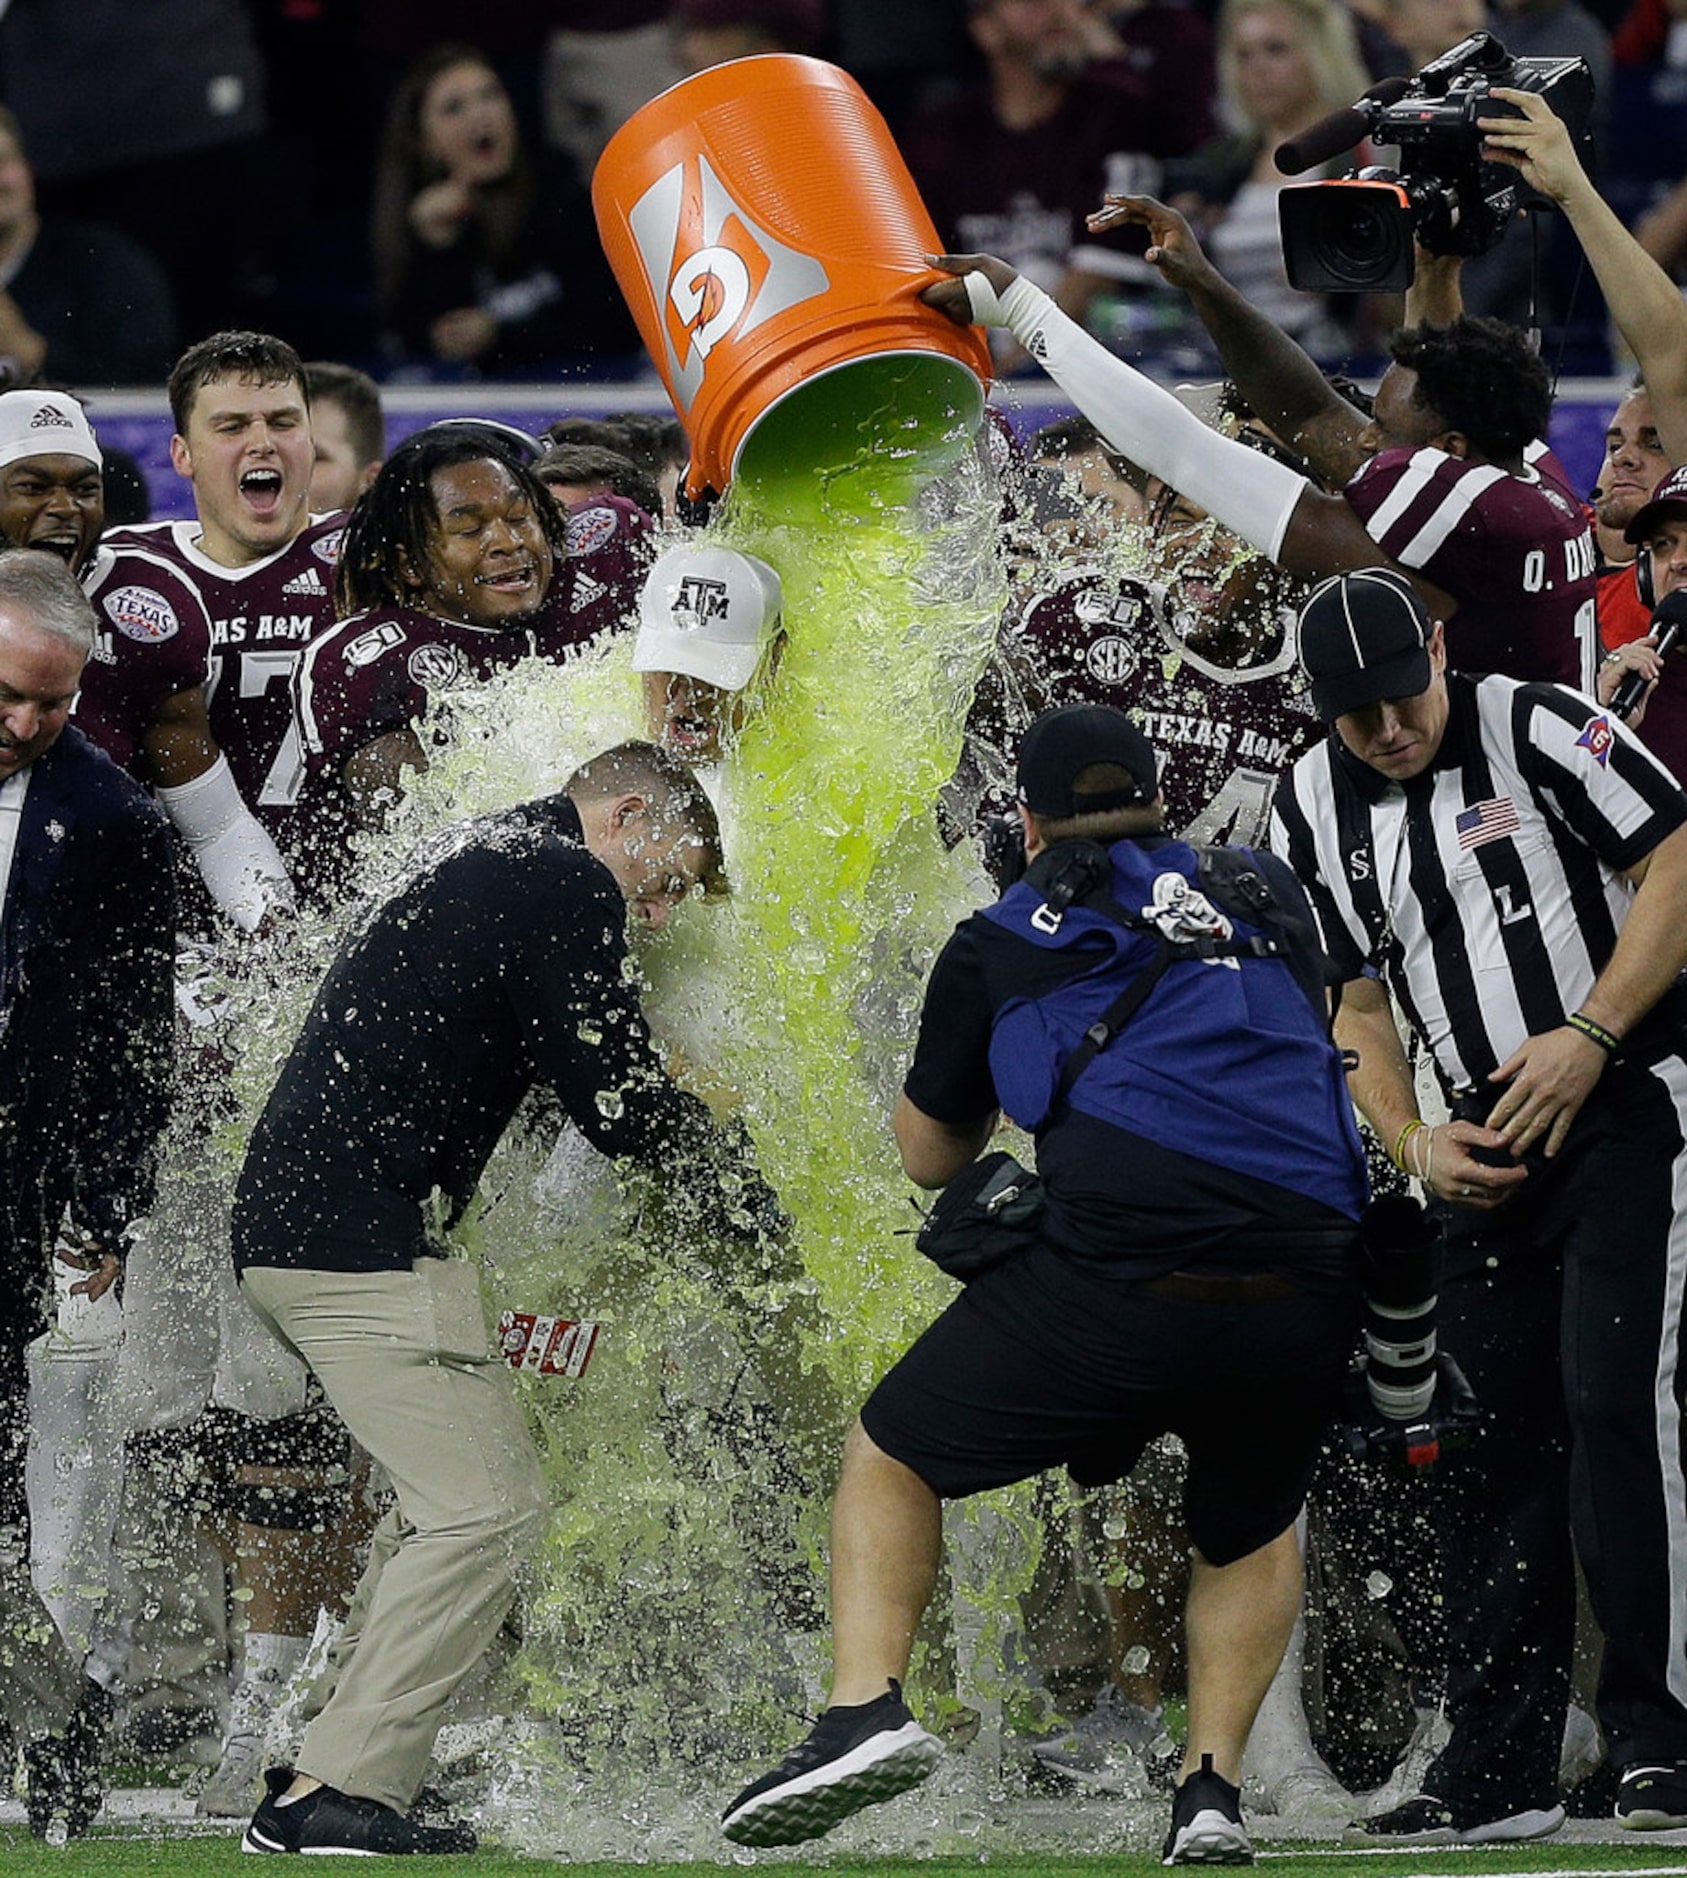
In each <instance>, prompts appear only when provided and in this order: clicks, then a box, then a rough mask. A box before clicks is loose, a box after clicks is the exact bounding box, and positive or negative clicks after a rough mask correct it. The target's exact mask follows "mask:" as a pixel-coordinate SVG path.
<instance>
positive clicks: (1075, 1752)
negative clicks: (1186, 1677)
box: [1031, 1682, 1176, 1799]
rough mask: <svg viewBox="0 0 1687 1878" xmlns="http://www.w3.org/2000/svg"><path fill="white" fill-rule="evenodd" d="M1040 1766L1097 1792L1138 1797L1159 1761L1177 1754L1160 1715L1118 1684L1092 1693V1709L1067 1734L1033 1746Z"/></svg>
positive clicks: (1144, 1791)
mask: <svg viewBox="0 0 1687 1878" xmlns="http://www.w3.org/2000/svg"><path fill="white" fill-rule="evenodd" d="M1031 1754H1032V1757H1033V1758H1034V1759H1035V1760H1036V1762H1037V1763H1038V1765H1039V1766H1041V1767H1046V1768H1047V1769H1048V1770H1049V1772H1050V1773H1054V1774H1059V1775H1060V1776H1061V1777H1062V1778H1063V1779H1066V1780H1075V1781H1077V1782H1078V1783H1079V1784H1080V1785H1082V1786H1086V1787H1094V1788H1095V1789H1096V1790H1097V1791H1098V1792H1101V1793H1118V1794H1123V1795H1124V1796H1125V1797H1126V1798H1129V1799H1142V1798H1143V1797H1144V1796H1145V1795H1146V1794H1147V1792H1148V1787H1149V1781H1150V1771H1151V1768H1152V1766H1153V1764H1154V1763H1155V1762H1157V1761H1160V1760H1163V1759H1166V1758H1168V1757H1172V1756H1175V1754H1176V1749H1175V1748H1174V1747H1173V1745H1172V1742H1171V1739H1170V1737H1169V1736H1168V1735H1167V1733H1166V1720H1165V1715H1164V1713H1163V1712H1162V1711H1161V1710H1159V1709H1157V1708H1143V1707H1142V1706H1141V1705H1140V1704H1139V1703H1136V1702H1130V1701H1127V1700H1126V1699H1125V1696H1124V1694H1123V1692H1122V1691H1121V1690H1120V1688H1119V1685H1118V1684H1117V1683H1116V1682H1110V1683H1108V1684H1107V1685H1106V1686H1105V1687H1104V1688H1103V1689H1102V1691H1101V1693H1100V1695H1098V1696H1097V1697H1096V1700H1095V1707H1094V1708H1092V1709H1091V1710H1090V1712H1089V1713H1088V1714H1087V1715H1085V1716H1083V1717H1082V1718H1081V1719H1080V1720H1079V1721H1078V1722H1077V1723H1076V1725H1075V1726H1074V1727H1073V1728H1072V1729H1071V1730H1070V1731H1069V1732H1068V1733H1066V1734H1063V1735H1055V1736H1054V1737H1052V1738H1051V1739H1050V1740H1047V1741H1039V1742H1037V1743H1035V1744H1034V1745H1033V1747H1032V1749H1031Z"/></svg>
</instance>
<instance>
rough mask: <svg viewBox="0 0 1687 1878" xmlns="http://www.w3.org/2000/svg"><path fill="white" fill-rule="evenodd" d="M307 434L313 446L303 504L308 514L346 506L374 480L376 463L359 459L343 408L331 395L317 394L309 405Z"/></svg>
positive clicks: (324, 513)
mask: <svg viewBox="0 0 1687 1878" xmlns="http://www.w3.org/2000/svg"><path fill="white" fill-rule="evenodd" d="M310 434H311V441H312V442H313V444H314V445H315V448H316V462H315V464H314V466H313V467H312V469H311V473H310V499H309V501H308V502H307V504H306V507H307V508H308V509H309V510H310V512H311V514H312V515H328V514H331V513H332V512H333V511H334V510H335V509H349V508H350V507H351V505H352V504H353V503H354V502H355V501H356V500H357V498H358V497H359V496H360V495H362V494H363V492H364V490H365V489H367V488H368V487H369V485H370V484H371V483H372V482H373V481H374V480H375V472H376V470H377V469H378V468H379V467H380V466H379V465H378V464H375V463H364V462H361V461H359V459H358V454H357V446H356V444H355V443H354V442H353V441H352V434H351V426H350V425H349V424H347V422H346V414H345V412H344V410H343V409H342V408H341V407H340V405H339V403H338V402H337V401H336V400H335V399H333V398H318V399H317V400H316V402H315V403H314V404H313V405H312V406H311V407H310Z"/></svg>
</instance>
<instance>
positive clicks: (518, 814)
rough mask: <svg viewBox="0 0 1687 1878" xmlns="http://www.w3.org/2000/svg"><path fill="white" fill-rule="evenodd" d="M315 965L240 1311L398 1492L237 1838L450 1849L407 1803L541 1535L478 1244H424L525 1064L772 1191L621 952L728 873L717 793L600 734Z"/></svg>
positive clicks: (498, 1120)
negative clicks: (662, 1025) (287, 1743)
mask: <svg viewBox="0 0 1687 1878" xmlns="http://www.w3.org/2000/svg"><path fill="white" fill-rule="evenodd" d="M441 840H442V843H443V853H442V854H437V855H436V856H435V858H434V859H433V862H432V864H431V865H426V866H424V867H422V868H421V869H420V870H419V871H418V872H417V873H416V874H415V875H414V876H413V877H412V878H411V879H410V880H409V881H408V882H407V884H405V885H404V886H402V887H401V888H400V889H399V891H398V892H397V893H396V894H395V895H394V896H393V897H392V899H390V900H389V901H388V902H387V903H386V904H385V905H384V906H383V907H381V908H380V909H379V910H378V911H377V912H376V913H375V914H374V916H373V918H372V919H371V920H370V921H369V922H368V923H367V925H366V926H365V927H364V928H363V929H362V930H361V931H360V932H357V933H355V934H354V935H353V937H352V938H351V939H350V940H349V941H348V942H347V944H346V945H345V947H344V948H343V949H342V951H341V953H340V955H339V957H338V958H337V959H336V960H335V962H334V964H333V966H332V968H331V969H330V971H329V973H328V976H327V978H326V979H325V980H324V982H323V984H322V987H321V989H320V991H319V992H318V993H317V997H316V1002H315V1004H314V1005H313V1007H312V1009H311V1011H310V1014H309V1016H308V1017H307V1018H306V1020H305V1025H304V1028H303V1030H302V1031H301V1033H300V1035H299V1038H298V1041H297V1042H296V1043H295V1045H294V1047H293V1051H292V1054H291V1056H290V1057H289V1058H288V1061H287V1063H286V1065H285V1066H284V1068H283V1070H282V1073H281V1077H280V1080H279V1081H278V1082H277V1084H276V1087H275V1089H274V1091H273V1093H272V1094H271V1096H270V1099H269V1102H268V1104H267V1105H266V1107H265V1109H264V1112H263V1115H262V1117H261V1119H260V1120H259V1122H258V1125H257V1127H256V1129H255V1130H254V1131H253V1135H252V1141H251V1146H250V1149H249V1151H248V1154H247V1158H246V1164H245V1167H244V1169H243V1170H242V1173H241V1178H240V1184H239V1188H238V1190H237V1193H236V1197H235V1211H234V1253H235V1262H236V1264H237V1265H238V1266H239V1268H240V1271H241V1282H242V1288H243V1290H244V1292H245V1294H246V1296H247V1297H248V1298H249V1299H250V1300H251V1302H252V1303H253V1305H254V1306H255V1307H256V1309H257V1311H258V1314H259V1316H260V1317H262V1318H263V1319H264V1320H265V1321H266V1322H267V1323H268V1324H269V1325H270V1327H271V1328H272V1329H273V1330H275V1331H276V1333H277V1334H278V1335H279V1336H280V1337H281V1338H282V1340H283V1341H284V1342H286V1343H287V1344H289V1345H290V1346H291V1347H292V1348H293V1349H294V1350H295V1351H296V1352H297V1353H298V1355H299V1356H300V1357H302V1358H303V1360H304V1361H305V1362H306V1363H308V1364H309V1365H310V1367H311V1369H312V1370H314V1371H315V1373H316V1375H317V1377H318V1379H319V1380H320V1382H321V1384H322V1387H323V1391H324V1393H325V1394H326V1395H327V1397H328V1400H329V1401H330V1403H332V1405H333V1406H334V1408H335V1409H336V1410H337V1411H338V1412H339V1414H340V1416H341V1418H342V1419H343V1420H344V1422H345V1424H346V1426H347V1428H348V1429H349V1430H350V1431H351V1433H352V1435H353V1437H354V1438H355V1439H356V1440H357V1441H358V1442H360V1443H361V1444H362V1446H363V1447H364V1448H366V1449H367V1450H368V1452H369V1453H370V1454H371V1455H372V1456H373V1457H374V1458H375V1459H376V1460H377V1461H379V1462H380V1464H381V1465H382V1467H383V1468H384V1469H385V1470H386V1472H387V1474H388V1475H389V1477H390V1478H391V1481H392V1484H393V1488H394V1491H395V1494H396V1505H395V1507H394V1509H393V1511H392V1513H391V1514H389V1516H388V1517H387V1519H386V1521H385V1522H384V1523H383V1524H382V1526H381V1527H380V1528H378V1529H377V1531H376V1534H375V1539H374V1543H373V1547H372V1552H371V1558H370V1564H369V1568H368V1570H367V1571H366V1572H365V1574H364V1576H363V1579H362V1580H361V1582H360V1584H359V1586H358V1591H357V1597H356V1599H355V1601H354V1604H353V1607H352V1610H351V1613H350V1615H349V1616H348V1618H347V1624H346V1635H345V1638H344V1639H343V1640H342V1643H341V1645H340V1646H339V1650H338V1653H337V1659H336V1660H335V1661H334V1662H332V1663H331V1670H332V1671H333V1672H334V1678H333V1685H332V1693H331V1694H330V1695H329V1696H328V1699H327V1701H326V1703H325V1705H324V1706H323V1707H322V1708H321V1710H320V1712H319V1713H318V1714H317V1715H316V1717H315V1719H314V1720H313V1721H312V1722H311V1724H310V1727H309V1729H308V1730H307V1732H306V1734H305V1738H304V1743H303V1746H302V1747H301V1749H300V1752H299V1757H298V1763H297V1766H296V1768H284V1769H276V1770H272V1771H271V1773H270V1775H269V1791H268V1793H267V1795H266V1797H265V1799H264V1801H263V1803H262V1805H261V1806H260V1807H259V1809H258V1811H257V1813H256V1815H255V1816H254V1818H253V1820H252V1823H251V1825H250V1826H249V1827H248V1828H247V1832H246V1837H245V1841H244V1844H245V1848H246V1850H247V1851H250V1852H280V1853H301V1852H302V1853H306V1854H316V1855H330V1856H332V1855H336V1854H337V1855H345V1856H358V1855H366V1854H379V1853H395V1852H396V1853H411V1852H459V1851H467V1850H471V1849H472V1848H473V1845H474V1835H473V1833H472V1832H471V1831H470V1830H469V1828H468V1827H466V1826H463V1825H455V1824H451V1825H428V1824H424V1823H422V1822H419V1821H416V1820H412V1819H410V1818H409V1817H407V1813H406V1809H408V1808H409V1806H410V1805H411V1803H412V1802H413V1801H414V1799H415V1797H416V1793H417V1791H418V1789H419V1788H420V1787H421V1785H422V1780H423V1776H424V1774H425V1772H426V1768H427V1763H428V1756H429V1752H430V1750H431V1748H432V1746H433V1741H434V1737H435V1735H436V1734H437V1732H438V1729H439V1724H440V1719H441V1716H442V1714H443V1712H444V1708H445V1704H446V1702H447V1700H448V1699H449V1697H450V1695H451V1692H452V1691H453V1689H455V1688H456V1687H457V1686H458V1684H459V1683H460V1682H461V1681H462V1679H463V1677H464V1676H466V1675H467V1674H468V1672H469V1671H470V1670H471V1669H472V1668H473V1667H474V1666H475V1664H476V1663H477V1662H478V1661H479V1660H480V1657H481V1656H482V1654H483V1653H484V1651H485V1649H486V1647H487V1645H488V1644H489V1643H490V1642H491V1640H492V1638H493V1637H494V1636H495V1635H496V1633H497V1631H498V1628H499V1626H500V1624H501V1623H502V1622H503V1619H504V1616H505V1614H506V1612H507V1611H508V1610H509V1608H510V1604H511V1602H512V1600H513V1599H514V1596H515V1591H516V1575H517V1572H518V1569H519V1567H520V1566H521V1564H522V1562H523V1560H524V1558H525V1556H526V1554H527V1553H528V1552H529V1550H530V1549H531V1547H532V1545H533V1544H534V1543H535V1542H536V1540H537V1538H538V1537H539V1534H540V1531H541V1528H542V1522H543V1516H544V1513H545V1509H546V1504H547V1502H546V1495H545V1491H544V1482H543V1479H542V1476H541V1475H540V1472H539V1464H538V1459H537V1456H536V1455H535V1453H534V1449H533V1442H532V1438H531V1436H530V1435H529V1433H528V1431H527V1425H526V1421H525V1419H524V1417H523V1415H522V1412H521V1409H520V1407H519V1405H518V1403H517V1400H516V1397H515V1393H514V1390H513V1388H512V1386H511V1382H510V1375H509V1371H508V1368H507V1367H506V1365H505V1364H504V1363H503V1361H502V1360H501V1359H500V1358H498V1357H497V1356H495V1355H494V1354H493V1352H492V1349H491V1342H490V1338H489V1336H488V1333H487V1328H486V1320H485V1316H484V1314H483V1311H482V1307H481V1298H480V1273H479V1268H478V1266H477V1265H476V1264H473V1263H471V1262H469V1261H468V1260H465V1259H461V1258H452V1257H449V1256H446V1255H445V1254H446V1252H447V1247H446V1245H445V1244H444V1242H443V1240H442V1237H441V1228H449V1227H450V1226H451V1225H452V1224H454V1223H455V1221H456V1220H457V1219H459V1218H460V1217H461V1216H462V1214H463V1212H464V1211H465V1209H466V1208H467V1206H468V1204H469V1202H470V1200H471V1199H472V1197H473V1195H474V1191H475V1187H476V1184H477V1183H478V1181H479V1179H480V1176H481V1173H482V1171H483V1169H484V1168H485V1165H486V1162H487V1160H488V1158H489V1156H490V1155H491V1153H492V1150H493V1148H494V1147H495V1146H496V1144H497V1142H498V1139H499V1137H500V1136H501V1135H502V1134H503V1132H504V1129H505V1128H506V1127H507V1126H508V1124H509V1122H510V1120H511V1118H512V1116H513V1115H514V1114H515V1112H516V1109H517V1106H518V1105H519V1104H520V1102H521V1101H522V1099H523V1098H524V1097H525V1096H526V1095H527V1093H528V1091H529V1089H530V1088H531V1087H533V1086H534V1085H535V1084H537V1083H543V1084H545V1085H547V1086H548V1087H549V1088H550V1089H551V1090H552V1091H553V1092H554V1094H555V1095H556V1097H557V1098H558V1100H559V1101H560V1103H561V1105H562V1107H563V1108H564V1109H565V1111H566V1112H567V1114H568V1116H569V1118H570V1119H571V1120H572V1121H573V1122H574V1124H575V1125H576V1126H577V1127H578V1128H579V1129H580V1131H581V1133H582V1134H583V1135H584V1137H585V1138H586V1139H587V1140H588V1141H589V1142H590V1143H591V1145H592V1146H593V1147H595V1148H597V1149H598V1150H599V1151H600V1152H602V1153H604V1154H609V1155H614V1156H617V1157H628V1158H631V1159H634V1160H638V1161H642V1162H647V1163H652V1164H659V1165H660V1166H662V1167H663V1168H664V1170H665V1171H666V1173H667V1175H668V1178H669V1179H670V1180H671V1181H672V1182H673V1183H675V1184H676V1185H677V1186H679V1187H680V1188H681V1189H682V1190H683V1191H684V1192H686V1193H687V1194H688V1195H689V1196H690V1197H691V1198H692V1200H693V1202H694V1203H695V1205H696V1207H697V1209H698V1214H699V1220H700V1223H703V1224H706V1225H707V1226H708V1227H709V1228H710V1229H712V1230H714V1231H716V1232H724V1233H726V1234H728V1235H729V1236H731V1237H734V1238H736V1239H737V1240H739V1241H740V1242H742V1241H743V1240H744V1239H745V1238H747V1237H754V1236H755V1234H756V1232H757V1229H758V1222H763V1221H765V1222H770V1223H771V1222H772V1221H773V1220H774V1219H775V1218H776V1216H777V1209H776V1208H775V1207H774V1206H773V1203H772V1196H771V1194H769V1192H768V1190H767V1189H766V1187H765V1186H764V1185H763V1184H762V1183H761V1182H760V1181H759V1179H758V1178H757V1176H756V1175H755V1172H754V1170H753V1169H752V1168H750V1167H748V1166H747V1165H746V1164H745V1162H744V1161H743V1158H742V1156H741V1154H740V1153H739V1152H738V1151H736V1150H735V1149H734V1148H733V1147H732V1146H731V1144H729V1142H728V1141H727V1140H726V1138H725V1137H724V1136H723V1135H722V1134H721V1133H720V1131H719V1130H717V1129H716V1127H715V1126H714V1124H713V1122H712V1121H711V1120H710V1118H709V1114H708V1111H707V1109H706V1108H705V1107H704V1105H703V1103H702V1102H701V1101H700V1100H699V1099H698V1098H697V1097H695V1096H693V1095H690V1094H687V1093H685V1092H683V1091H681V1090H680V1089H678V1088H677V1087H676V1086H675V1085H674V1084H673V1082H672V1081H670V1079H669V1077H668V1075H667V1073H666V1072H665V1071H664V1069H663V1068H662V1065H661V1063H660V1061H659V1059H658V1057H657V1055H656V1052H655V1050H654V1048H653V1046H652V1043H651V1039H650V1034H649V1032H648V1030H647V1029H646V1027H645V1023H644V1019H643V1016H642V1014H641V1012H640V1009H639V1002H638V994H637V990H636V987H635V984H634V983H633V981H632V979H631V978H630V976H629V974H628V972H627V970H626V969H625V967H626V965H627V924H628V920H629V917H631V918H633V919H636V920H638V921H640V922H641V923H643V924H645V925H648V926H652V927H660V926H661V925H662V924H663V923H664V922H665V921H666V919H667V917H668V914H669V912H670V911H671V910H672V909H673V907H674V906H675V905H676V904H677V903H678V902H679V901H681V900H683V899H685V898H686V897H687V896H688V895H690V894H692V893H693V892H695V891H698V890H702V891H710V890H716V891H719V890H723V889H724V884H725V883H724V877H723V875H722V873H721V851H720V831H719V827H718V825H717V823H716V820H715V814H714V810H713V809H712V808H711V807H710V805H709V801H708V798H707V797H706V796H705V795H704V794H703V791H702V789H701V788H700V787H699V786H698V783H697V780H696V778H695V777H694V776H693V775H692V773H691V772H690V770H688V769H687V768H686V767H685V766H684V764H682V763H680V762H678V761H676V760H675V759H674V758H673V757H670V756H668V755H666V754H665V753H664V752H662V751H660V750H657V749H656V748H655V747H654V746H652V745H650V744H641V743H630V744H622V745H620V746H618V747H617V748H616V749H613V750H609V751H606V752H604V753H603V754H602V755H601V756H598V757H594V758H593V759H592V761H591V762H589V763H587V764H585V765H583V766H582V768H580V769H579V770H577V771H576V772H575V774H574V775H573V776H572V777H571V778H570V779H569V781H568V783H567V784H566V785H565V787H564V790H563V791H562V793H561V794H559V795H555V796H551V797H548V798H546V799H544V800H542V801H539V802H533V803H529V804H526V805H524V806H522V807H520V808H516V809H511V810H508V811H506V812H504V813H502V814H498V815H492V816H488V817H485V818H484V819H482V820H480V821H477V822H471V823H468V824H466V825H464V826H463V827H460V828H454V829H451V830H448V831H447V832H446V834H445V835H444V836H443V837H442V838H441Z"/></svg>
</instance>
